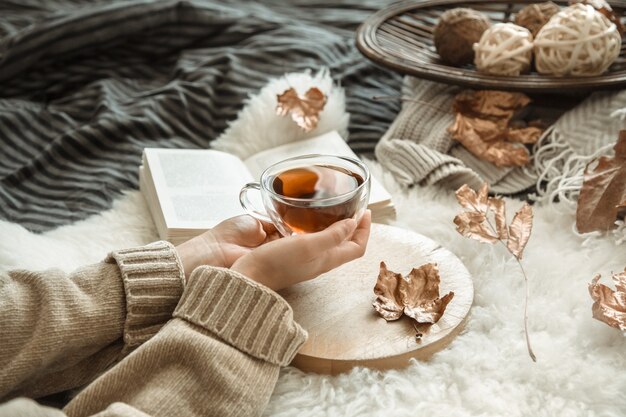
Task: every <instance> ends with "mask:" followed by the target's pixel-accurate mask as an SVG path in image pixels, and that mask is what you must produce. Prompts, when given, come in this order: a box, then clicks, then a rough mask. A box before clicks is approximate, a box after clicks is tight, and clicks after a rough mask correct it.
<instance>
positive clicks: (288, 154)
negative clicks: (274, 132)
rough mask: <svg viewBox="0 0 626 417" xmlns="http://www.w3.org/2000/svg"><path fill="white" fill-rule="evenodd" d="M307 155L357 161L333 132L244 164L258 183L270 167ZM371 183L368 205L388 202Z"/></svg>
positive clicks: (379, 187)
mask: <svg viewBox="0 0 626 417" xmlns="http://www.w3.org/2000/svg"><path fill="white" fill-rule="evenodd" d="M308 154H324V155H335V156H348V157H351V158H355V159H359V158H358V156H357V155H356V154H355V153H354V152H353V151H352V149H350V147H349V146H348V144H347V143H346V141H344V140H343V138H342V137H341V136H340V135H339V133H337V132H335V131H333V132H329V133H326V134H324V135H321V136H316V137H314V138H311V139H303V140H299V141H297V142H291V143H288V144H286V145H281V146H277V147H275V148H271V149H267V150H265V151H262V152H259V153H257V154H255V155H252V156H251V157H249V158H248V159H246V160H245V161H244V163H245V164H246V166H247V167H248V170H249V171H250V173H251V174H252V176H253V177H254V179H255V181H259V180H260V178H261V174H262V173H263V171H264V170H265V169H266V168H267V167H269V166H270V165H272V164H275V163H276V162H280V161H282V160H284V159H287V158H292V157H295V156H300V155H308ZM371 181H372V187H371V191H370V201H369V204H370V205H372V204H379V203H381V202H388V201H390V200H391V195H390V194H389V192H387V190H385V188H384V187H383V186H382V185H381V184H380V183H379V182H378V181H377V180H376V178H374V177H372V178H371Z"/></svg>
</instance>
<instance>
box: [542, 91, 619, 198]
mask: <svg viewBox="0 0 626 417" xmlns="http://www.w3.org/2000/svg"><path fill="white" fill-rule="evenodd" d="M621 129H626V90H623V91H615V92H600V93H594V94H592V95H591V96H590V97H589V98H587V99H586V100H585V101H583V102H582V103H581V104H579V105H578V106H576V107H575V108H573V109H572V110H570V111H568V112H567V113H565V114H563V115H562V116H561V117H560V118H559V120H557V122H556V123H555V124H554V125H552V127H550V129H548V131H546V132H545V134H544V135H543V136H542V138H541V139H540V140H539V142H537V144H536V145H535V154H534V158H533V168H534V169H535V171H536V172H537V174H538V181H537V196H536V197H535V198H536V199H537V200H538V201H540V202H542V203H550V202H553V201H556V200H558V201H561V202H564V203H568V204H569V205H575V204H576V201H577V200H578V194H579V192H580V188H581V186H582V182H583V173H584V170H585V166H586V165H587V164H588V163H589V162H591V161H592V160H593V159H595V158H597V157H599V156H601V155H613V146H614V145H615V142H616V141H617V137H618V134H619V131H620V130H621Z"/></svg>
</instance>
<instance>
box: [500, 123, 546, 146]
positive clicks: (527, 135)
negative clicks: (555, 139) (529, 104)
mask: <svg viewBox="0 0 626 417" xmlns="http://www.w3.org/2000/svg"><path fill="white" fill-rule="evenodd" d="M542 134H543V129H540V128H538V127H533V126H530V127H522V128H515V129H509V130H508V131H507V132H506V140H508V141H509V142H515V143H523V144H524V145H532V144H534V143H537V141H538V140H539V138H540V137H541V135H542Z"/></svg>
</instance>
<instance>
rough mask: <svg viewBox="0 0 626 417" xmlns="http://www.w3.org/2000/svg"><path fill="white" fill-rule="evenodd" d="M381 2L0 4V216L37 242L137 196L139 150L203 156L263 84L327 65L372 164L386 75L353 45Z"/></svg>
mask: <svg viewBox="0 0 626 417" xmlns="http://www.w3.org/2000/svg"><path fill="white" fill-rule="evenodd" d="M383 6H384V4H381V2H380V1H374V0H365V1H363V0H346V1H341V2H337V1H331V0H319V1H314V2H311V1H307V0H289V1H286V0H266V1H264V2H263V4H257V3H254V2H248V1H244V0H193V1H182V0H181V1H115V2H111V1H102V0H96V1H94V0H47V1H45V2H44V1H35V0H14V1H11V0H9V1H2V2H0V218H3V219H6V220H9V221H13V222H18V223H20V224H22V225H23V226H25V227H27V228H28V229H30V230H35V231H44V230H49V229H52V228H54V227H57V226H59V225H62V224H67V223H70V222H73V221H76V220H79V219H82V218H84V217H86V216H88V215H90V214H93V213H97V212H100V211H101V210H103V209H105V208H108V207H109V206H110V205H111V202H112V200H113V199H114V198H115V196H117V195H119V194H120V193H121V192H123V190H125V189H131V188H137V166H138V165H139V163H140V159H141V152H142V149H143V148H144V147H186V148H188V147H197V148H205V147H208V146H210V145H209V144H210V142H211V140H212V139H214V138H216V137H217V136H218V135H219V134H220V133H221V132H222V131H223V130H224V129H225V127H226V126H227V123H228V122H229V121H230V120H233V119H234V118H235V116H236V114H237V112H238V110H239V109H240V108H241V107H242V105H243V99H244V98H245V97H246V96H247V95H248V94H250V93H252V92H255V91H256V90H258V89H259V88H260V87H261V86H263V85H264V84H265V83H266V82H267V81H268V79H269V78H272V77H276V76H280V75H282V74H284V73H285V72H293V71H302V70H306V69H314V70H316V69H319V68H320V67H328V68H329V69H330V73H331V74H332V75H333V77H334V78H335V80H336V81H337V82H340V83H341V85H342V86H343V87H344V89H345V91H346V96H347V99H346V104H347V110H348V112H349V113H350V114H351V120H350V126H349V130H350V141H349V144H350V146H351V147H352V148H353V149H354V150H355V151H357V152H360V153H364V152H365V153H369V152H372V151H373V149H374V146H375V143H376V141H377V140H378V139H379V138H380V137H381V136H382V134H383V133H384V132H385V130H386V128H387V127H388V125H389V123H390V122H391V120H392V119H393V118H394V117H395V116H396V114H397V112H398V110H399V106H398V103H395V102H385V103H375V104H372V101H371V97H372V96H373V95H381V94H382V95H398V94H399V91H398V90H399V88H400V83H401V78H400V76H399V75H396V74H393V73H390V72H386V71H383V70H381V69H378V68H376V67H374V66H373V65H372V64H371V63H369V62H368V61H367V60H366V59H365V58H363V57H362V56H361V55H360V54H359V53H358V51H357V50H356V49H355V47H354V30H355V29H356V27H357V26H358V24H359V23H361V22H362V21H363V20H364V19H365V18H366V17H367V16H368V15H369V14H370V13H372V12H373V11H375V10H377V9H379V8H381V7H383Z"/></svg>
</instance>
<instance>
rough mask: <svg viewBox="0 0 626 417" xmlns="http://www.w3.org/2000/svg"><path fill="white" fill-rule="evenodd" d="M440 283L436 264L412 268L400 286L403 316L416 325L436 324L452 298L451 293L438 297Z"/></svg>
mask: <svg viewBox="0 0 626 417" xmlns="http://www.w3.org/2000/svg"><path fill="white" fill-rule="evenodd" d="M440 281H441V279H440V277H439V269H438V268H437V265H436V264H432V263H428V264H425V265H422V266H420V267H419V268H413V269H412V270H411V272H409V275H408V276H407V277H405V278H404V279H403V281H402V282H403V283H404V285H401V286H400V294H401V295H402V302H403V303H404V314H406V315H407V316H409V317H411V318H412V319H413V320H415V321H416V322H418V323H437V322H438V321H439V319H440V318H441V316H443V313H444V311H445V310H446V307H447V306H448V303H449V302H450V300H452V298H453V297H454V293H453V292H449V293H448V294H446V295H444V296H443V297H441V298H440V297H439V283H440Z"/></svg>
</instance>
